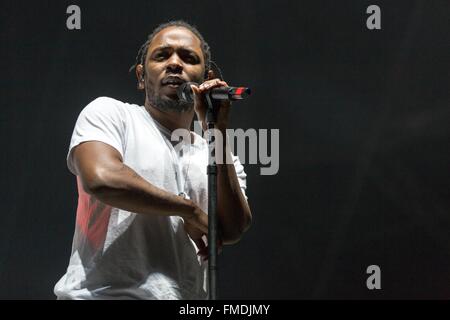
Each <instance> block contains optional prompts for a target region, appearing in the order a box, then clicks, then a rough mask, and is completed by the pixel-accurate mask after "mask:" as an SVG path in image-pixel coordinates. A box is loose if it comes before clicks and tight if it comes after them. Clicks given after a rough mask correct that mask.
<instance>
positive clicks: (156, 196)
mask: <svg viewBox="0 0 450 320" xmlns="http://www.w3.org/2000/svg"><path fill="white" fill-rule="evenodd" d="M89 191H90V192H89V193H91V194H92V195H94V196H95V197H96V198H97V199H99V200H100V201H102V202H103V203H106V204H108V205H110V206H113V207H116V208H119V209H122V210H126V211H130V212H136V213H140V214H150V215H165V216H181V217H184V218H189V217H191V215H192V214H193V212H194V209H195V205H194V204H193V202H192V201H190V200H185V199H183V198H182V197H179V196H177V195H175V194H172V193H170V192H167V191H165V190H163V189H160V188H158V187H156V186H154V185H152V184H151V183H150V182H148V181H147V180H145V179H144V178H142V177H141V176H140V175H138V174H137V173H136V172H135V171H134V170H133V169H131V168H130V167H128V166H127V165H125V164H123V163H121V164H120V165H118V166H116V167H114V168H108V170H104V171H103V172H102V173H101V174H99V176H98V177H97V182H96V183H95V188H92V189H91V190H89Z"/></svg>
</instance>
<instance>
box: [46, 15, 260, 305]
mask: <svg viewBox="0 0 450 320" xmlns="http://www.w3.org/2000/svg"><path fill="white" fill-rule="evenodd" d="M210 66H211V61H210V52H209V46H208V44H207V43H206V42H205V40H204V39H203V37H202V36H201V34H200V33H199V32H198V31H197V29H195V28H194V27H193V26H191V25H189V24H187V23H185V22H183V21H172V22H169V23H165V24H162V25H160V26H159V27H158V28H156V29H155V30H154V32H153V33H152V34H151V35H150V36H149V38H148V41H147V42H146V43H144V45H143V46H142V47H141V49H140V50H139V53H138V56H137V58H136V64H135V69H136V76H137V79H138V88H139V89H141V90H145V105H144V106H138V105H134V104H128V103H123V102H120V101H117V100H115V99H112V98H107V97H101V98H97V99H96V100H94V101H93V102H91V103H90V104H89V105H87V106H86V107H85V108H84V109H83V111H82V112H81V113H80V115H79V117H78V120H77V123H76V125H75V129H74V132H73V135H72V139H71V143H70V147H69V153H68V156H67V164H68V168H69V169H70V171H71V172H72V173H74V174H75V175H76V176H77V183H78V192H79V199H78V209H77V218H76V228H75V234H74V239H73V246H72V255H71V259H70V263H69V267H68V269H67V273H66V274H65V275H64V276H63V277H62V278H61V279H60V280H59V282H58V283H57V284H56V285H55V290H54V291H55V294H56V295H57V297H58V299H205V298H207V295H208V293H207V288H206V287H207V286H206V270H207V243H206V236H207V232H208V216H207V214H206V211H207V174H206V166H207V160H208V146H207V143H206V141H205V139H203V138H202V137H201V136H200V135H198V134H195V133H194V132H190V131H187V132H190V136H191V138H192V139H186V140H183V141H182V142H180V144H181V148H180V150H181V151H180V152H176V150H175V149H176V148H175V147H174V141H172V139H171V135H172V133H173V132H174V131H175V130H177V129H185V130H189V128H190V126H191V124H192V121H193V117H194V114H196V115H197V117H198V119H199V120H200V121H201V122H202V126H203V128H206V125H205V110H206V105H205V103H204V100H203V98H204V94H205V93H206V92H208V91H209V90H211V89H212V88H215V87H220V86H226V85H227V84H226V83H225V82H224V81H221V80H220V79H214V73H213V72H212V70H210ZM186 81H191V82H196V83H198V84H199V85H198V86H193V87H192V88H193V91H194V94H195V102H194V103H193V104H188V103H185V102H182V101H180V100H179V99H178V97H177V94H176V91H177V88H178V87H179V85H180V84H182V83H184V82H186ZM229 110H230V104H229V102H223V103H221V105H220V108H219V111H218V114H217V122H216V129H217V130H219V131H220V132H221V133H223V137H226V134H225V130H226V128H227V125H228V117H229ZM189 140H190V141H189ZM224 140H226V139H225V138H224ZM176 147H177V148H178V147H179V145H176ZM221 147H222V148H223V150H224V151H223V152H230V151H229V149H226V147H227V144H226V143H225V144H223V145H222V146H221ZM216 148H217V146H216ZM228 155H229V156H230V157H231V158H232V159H233V163H231V164H227V163H224V164H218V176H217V189H218V203H217V214H218V218H219V231H220V236H221V240H222V242H223V244H233V243H236V242H237V241H239V239H240V238H241V236H242V234H243V233H244V232H245V231H246V230H247V229H248V227H249V225H250V222H251V212H250V208H249V205H248V203H247V198H246V195H245V189H246V175H245V172H244V170H243V167H242V165H241V164H240V162H239V160H238V159H237V157H235V156H233V155H231V154H228Z"/></svg>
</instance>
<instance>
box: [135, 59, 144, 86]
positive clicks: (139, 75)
mask: <svg viewBox="0 0 450 320" xmlns="http://www.w3.org/2000/svg"><path fill="white" fill-rule="evenodd" d="M136 78H137V81H138V85H137V88H138V89H139V90H144V88H145V86H144V67H143V66H142V64H138V65H137V66H136Z"/></svg>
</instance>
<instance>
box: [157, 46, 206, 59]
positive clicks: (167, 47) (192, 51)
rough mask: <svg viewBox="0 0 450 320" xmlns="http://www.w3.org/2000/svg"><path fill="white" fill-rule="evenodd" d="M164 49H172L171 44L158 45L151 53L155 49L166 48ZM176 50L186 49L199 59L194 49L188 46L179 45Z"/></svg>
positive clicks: (161, 49)
mask: <svg viewBox="0 0 450 320" xmlns="http://www.w3.org/2000/svg"><path fill="white" fill-rule="evenodd" d="M166 49H172V46H169V45H162V46H159V47H156V48H155V49H153V50H152V52H151V53H152V54H153V53H154V52H156V51H159V50H160V51H163V50H166ZM177 50H182V51H188V52H190V53H192V54H194V55H195V56H196V57H197V58H199V59H200V57H199V56H198V54H197V53H196V52H195V51H194V50H192V49H191V48H189V47H185V46H181V47H178V49H177Z"/></svg>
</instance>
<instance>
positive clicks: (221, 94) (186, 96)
mask: <svg viewBox="0 0 450 320" xmlns="http://www.w3.org/2000/svg"><path fill="white" fill-rule="evenodd" d="M191 85H196V86H198V84H197V83H195V82H186V83H183V84H182V85H181V86H179V88H178V90H177V95H178V98H179V99H180V100H184V101H186V102H194V92H193V91H192V89H191ZM250 93H251V90H250V88H246V87H220V88H213V89H211V90H210V91H209V95H210V97H211V99H214V100H231V101H235V100H242V99H245V98H246V97H247V96H249V95H250Z"/></svg>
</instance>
